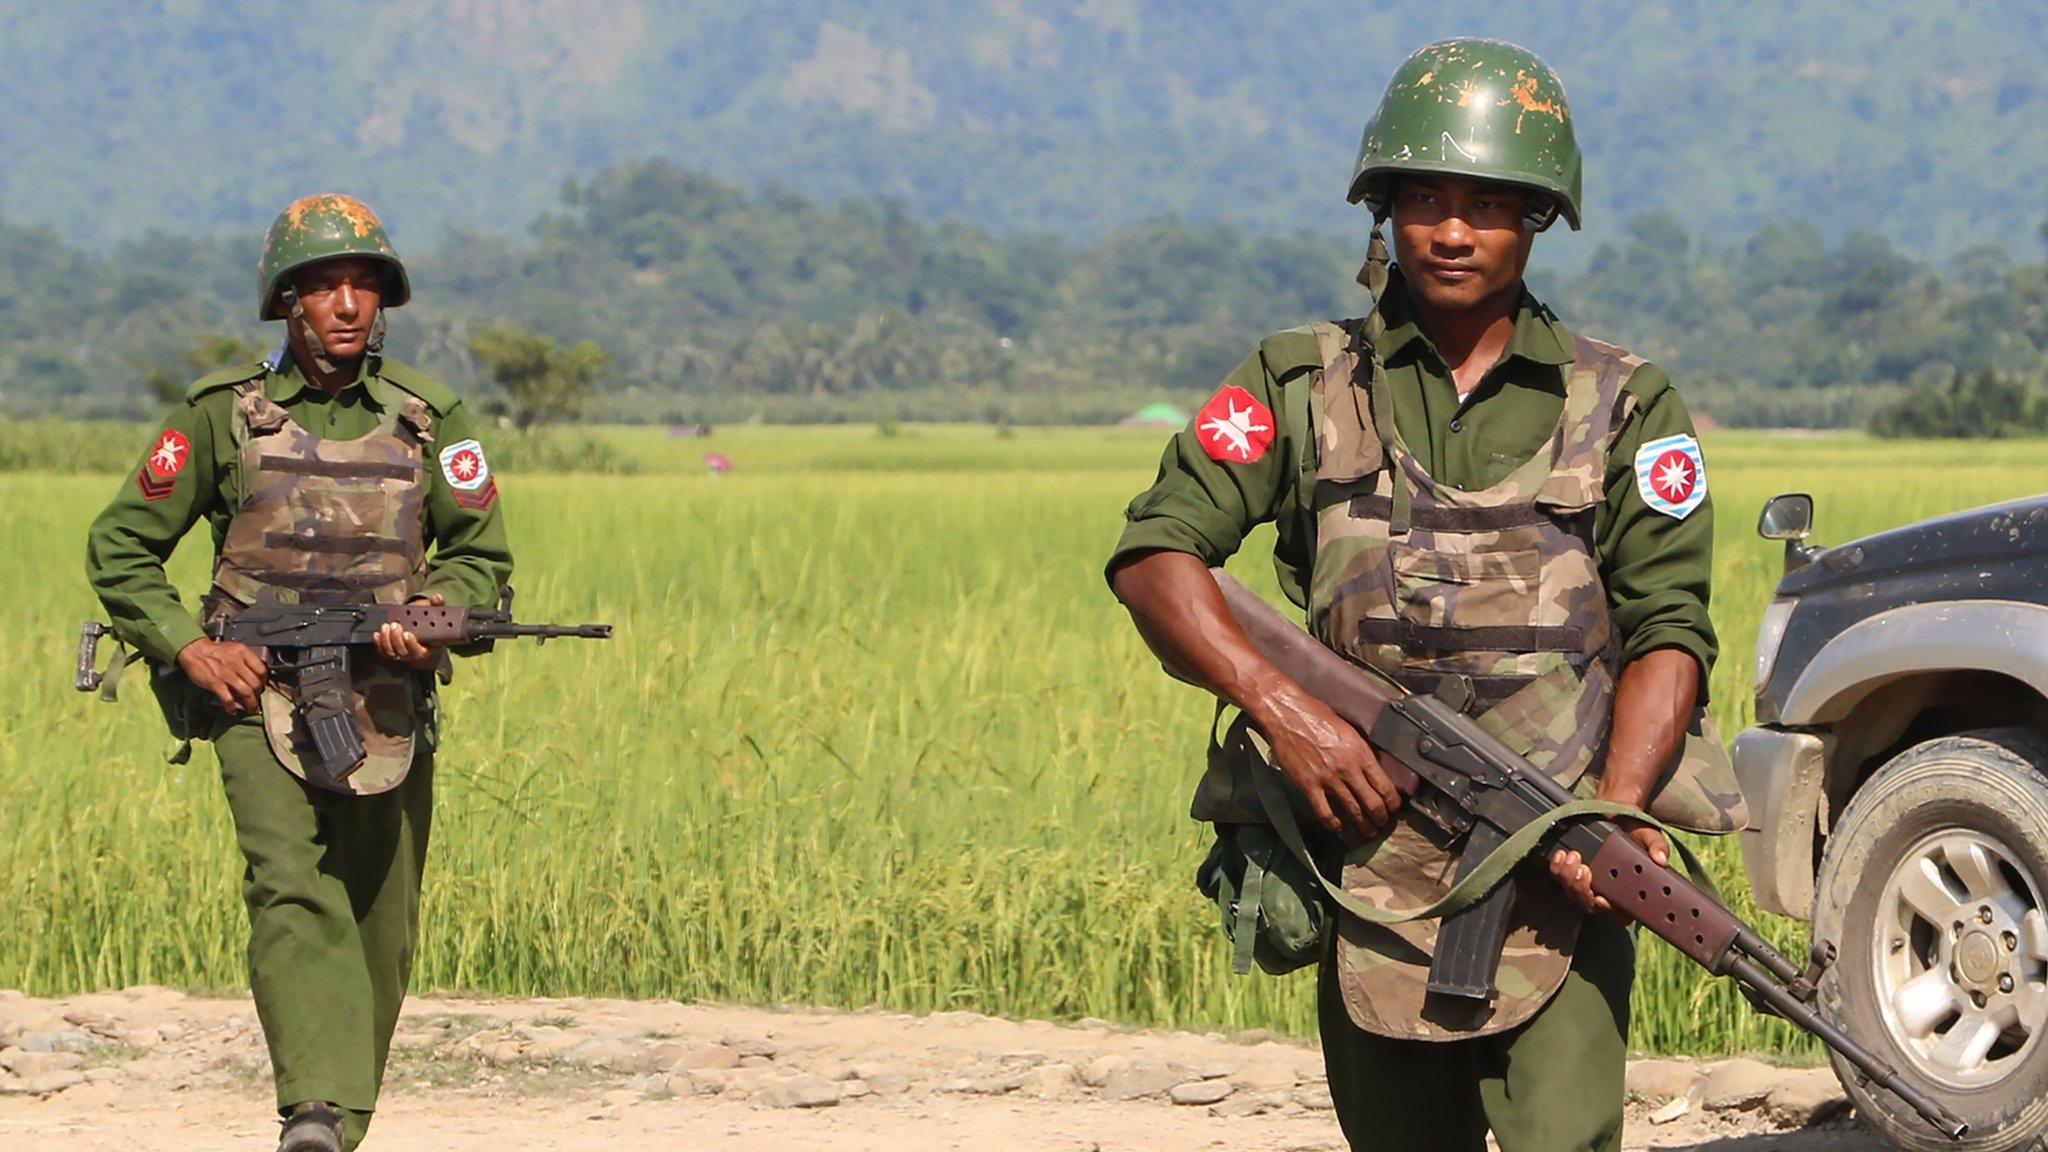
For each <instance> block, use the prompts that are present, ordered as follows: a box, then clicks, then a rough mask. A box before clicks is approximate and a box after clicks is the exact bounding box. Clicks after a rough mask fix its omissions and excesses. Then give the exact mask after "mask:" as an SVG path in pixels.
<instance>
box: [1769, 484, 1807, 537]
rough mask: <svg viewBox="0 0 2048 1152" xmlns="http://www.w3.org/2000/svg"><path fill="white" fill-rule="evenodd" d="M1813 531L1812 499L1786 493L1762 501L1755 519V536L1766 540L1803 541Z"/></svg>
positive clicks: (1799, 494) (1802, 494) (1801, 493)
mask: <svg viewBox="0 0 2048 1152" xmlns="http://www.w3.org/2000/svg"><path fill="white" fill-rule="evenodd" d="M1812 531H1813V497H1811V496H1809V495H1807V494H1806V493H1804V492H1787V493H1785V494H1784V495H1782V496H1773V497H1771V498H1770V499H1769V500H1766V501H1764V511H1763V515H1761V516H1758V517H1757V518H1756V534H1757V535H1759V536H1761V537H1763V538H1764V539H1766V540H1795V541H1796V540H1804V539H1806V536H1807V533H1809V532H1812Z"/></svg>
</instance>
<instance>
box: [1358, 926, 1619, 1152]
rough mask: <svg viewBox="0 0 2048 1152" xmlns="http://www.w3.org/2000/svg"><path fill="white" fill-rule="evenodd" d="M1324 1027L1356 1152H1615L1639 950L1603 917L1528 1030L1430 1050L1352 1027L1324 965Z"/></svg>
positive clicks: (1428, 1045) (1589, 929) (1585, 931)
mask: <svg viewBox="0 0 2048 1152" xmlns="http://www.w3.org/2000/svg"><path fill="white" fill-rule="evenodd" d="M1321 968H1322V971H1321V973H1320V976H1319V979H1320V980H1321V988H1320V990H1319V993H1318V997H1317V1017H1318V1022H1319V1025H1320V1031H1321V1033H1322V1039H1323V1061H1324V1064H1325V1066H1326V1067H1327V1069H1328V1072H1329V1077H1330V1098H1331V1100H1332V1101H1333V1102H1334V1103H1335V1105H1336V1109H1337V1121H1338V1123H1339V1124H1341V1125H1342V1126H1343V1129H1344V1138H1345V1139H1346V1140H1347V1141H1348V1142H1349V1143H1350V1145H1351V1147H1352V1149H1353V1150H1354V1152H1382V1150H1385V1152H1397V1150H1398V1152H1483V1150H1484V1149H1485V1148H1486V1134H1487V1132H1488V1131H1489V1130H1490V1131H1491V1132H1492V1133H1493V1136H1494V1139H1495V1140H1497V1141H1498V1142H1499V1144H1500V1149H1501V1152H1618V1150H1619V1149H1620V1148H1621V1123H1622V1098H1623V1094H1624V1088H1623V1078H1624V1075H1625V1073H1626V1071H1627V1057H1628V996H1629V988H1630V986H1631V985H1632V984H1633V983H1634V982H1635V941H1634V939H1633V938H1632V937H1631V936H1630V934H1629V931H1628V929H1626V928H1623V927H1621V926H1619V925H1617V924H1615V923H1614V922H1613V921H1611V920H1608V919H1606V918H1605V917H1597V916H1596V917H1589V918H1588V919H1587V920H1586V923H1585V925H1584V927H1582V928H1581V929H1580V930H1579V942H1578V947H1577V949H1576V950H1575V951H1574V952H1573V957H1572V968H1571V972H1570V974H1569V975H1567V976H1566V977H1565V982H1564V986H1563V987H1561V988H1560V989H1558V992H1557V995H1556V996H1555V997H1553V998H1552V999H1551V1001H1550V1003H1548V1004H1546V1005H1544V1006H1543V1008H1542V1009H1541V1010H1540V1011H1538V1012H1537V1013H1536V1015H1535V1016H1534V1017H1532V1018H1531V1019H1530V1020H1529V1021H1528V1022H1527V1023H1525V1024H1522V1025H1520V1026H1519V1027H1516V1028H1512V1029H1509V1030H1508V1031H1506V1032H1502V1033H1498V1034H1496V1035H1493V1036H1483V1037H1477V1038H1474V1039H1471V1040H1451V1041H1443V1042H1432V1041H1422V1040H1396V1039H1390V1038H1388V1037H1385V1036H1378V1035H1374V1034H1373V1033H1370V1032H1367V1031H1365V1030H1364V1029H1361V1028H1359V1027H1358V1026H1357V1025H1355V1024H1353V1023H1352V1022H1351V1017H1350V1016H1349V1015H1348V1014H1347V1013H1346V1012H1345V1010H1344V1001H1343V998H1342V997H1341V996H1340V995H1339V993H1338V991H1337V977H1336V970H1337V966H1336V965H1335V964H1334V963H1331V962H1329V959H1328V958H1327V957H1326V958H1325V960H1324V963H1323V964H1322V966H1321Z"/></svg>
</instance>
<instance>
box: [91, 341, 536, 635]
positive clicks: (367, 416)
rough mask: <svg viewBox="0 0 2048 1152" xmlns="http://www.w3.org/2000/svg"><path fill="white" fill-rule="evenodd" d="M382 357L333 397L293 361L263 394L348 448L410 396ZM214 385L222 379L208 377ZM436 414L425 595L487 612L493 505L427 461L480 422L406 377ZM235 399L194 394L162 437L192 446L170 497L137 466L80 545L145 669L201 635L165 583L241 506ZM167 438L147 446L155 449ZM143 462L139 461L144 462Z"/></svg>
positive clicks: (494, 567)
mask: <svg viewBox="0 0 2048 1152" xmlns="http://www.w3.org/2000/svg"><path fill="white" fill-rule="evenodd" d="M382 366H383V364H382V361H381V359H380V358H378V357H370V356H366V357H364V358H363V369H362V372H361V374H360V375H358V377H357V378H356V379H355V380H354V381H353V382H352V383H350V384H348V385H347V386H345V387H343V388H342V389H341V390H340V391H338V392H334V393H328V392H326V391H324V390H322V389H320V388H317V387H314V386H313V385H312V384H310V383H308V382H307V381H306V379H305V378H304V377H303V376H301V375H300V374H299V371H298V368H297V365H296V364H294V363H292V362H291V361H290V360H289V358H287V362H286V364H285V367H284V369H283V370H282V371H279V372H273V373H271V374H270V375H268V376H267V377H266V378H265V379H264V381H263V394H264V395H265V396H268V397H269V398H270V399H272V400H274V401H276V402H277V403H278V404H279V405H281V406H282V407H283V408H284V410H285V411H286V412H287V413H289V414H290V415H291V418H292V419H293V420H294V421H297V422H298V424H299V425H300V426H302V427H304V428H305V429H306V430H307V431H309V432H311V433H313V434H314V435H316V436H319V437H321V438H323V439H328V440H353V439H356V438H358V437H361V436H366V435H368V434H369V433H370V432H372V431H374V430H375V429H376V427H377V425H378V423H379V422H380V421H381V420H382V419H383V418H384V415H385V414H386V413H387V412H389V411H391V410H393V409H394V408H395V407H396V406H398V405H402V404H403V403H404V402H405V397H406V396H407V395H410V394H412V393H411V392H409V391H407V390H406V389H403V388H401V387H400V386H399V385H398V384H396V383H394V382H393V381H392V380H390V379H388V378H387V377H386V376H384V375H380V374H379V373H380V370H381V368H382ZM209 379H210V380H217V379H219V378H218V377H213V378H209ZM406 379H407V382H408V384H410V385H412V386H413V388H416V389H417V390H418V391H420V392H424V393H427V394H426V395H422V396H420V399H421V400H424V401H426V403H427V406H428V409H429V410H430V411H431V412H432V414H433V433H434V442H433V444H430V445H428V446H427V452H426V483H427V498H426V523H425V525H424V526H423V529H424V532H425V536H426V540H427V541H428V543H429V544H430V545H431V547H432V558H431V559H430V560H429V562H428V566H427V584H426V590H427V591H429V592H438V593H440V594H441V595H442V596H444V597H446V598H447V600H448V603H450V604H462V605H469V606H473V607H487V606H490V605H493V604H496V603H497V599H498V586H499V585H500V584H503V583H504V582H505V581H506V580H507V579H508V578H509V577H510V576H511V574H512V551H511V548H510V546H509V545H508V544H507V542H506V538H505V520H504V517H503V515H502V514H501V513H500V512H499V506H498V502H497V501H495V500H493V501H492V502H491V503H490V506H489V507H487V508H465V507H463V506H461V505H459V504H457V503H456V502H455V495H454V489H453V488H452V487H451V486H450V484H449V483H448V478H447V476H445V475H444V474H443V473H442V470H441V468H440V467H439V465H438V463H437V461H436V460H435V457H434V448H435V447H437V446H445V445H449V444H455V443H459V442H461V441H463V440H471V439H478V437H477V426H476V421H475V420H474V419H472V418H471V416H470V414H469V410H468V409H467V408H465V407H463V404H462V401H461V399H460V398H458V397H457V396H456V395H455V393H454V392H452V391H450V390H449V389H448V388H446V387H444V386H442V385H439V384H436V383H434V382H433V381H430V380H425V379H423V378H421V377H419V376H418V375H417V374H413V373H407V375H406ZM234 406H235V391H234V389H233V388H229V387H219V388H213V389H211V390H206V391H198V390H196V389H195V394H194V395H193V396H191V397H190V398H189V399H187V400H186V401H185V403H184V404H182V405H181V406H180V407H179V408H178V410H177V411H175V412H173V413H171V415H170V418H169V419H167V420H166V421H164V425H163V427H164V428H166V429H175V430H176V431H177V432H179V433H180V434H182V435H183V436H184V437H185V439H186V441H187V442H188V443H189V444H190V445H191V452H190V456H189V457H188V458H187V460H186V461H185V465H184V467H183V468H182V469H181V470H180V471H179V472H178V474H177V475H176V477H175V478H174V479H173V481H172V488H171V491H170V494H169V495H167V496H163V497H161V498H160V499H156V500H151V499H148V494H147V492H146V491H145V486H144V485H143V484H142V483H140V482H139V476H140V474H141V471H142V468H143V464H144V462H138V464H137V467H136V469H135V470H134V471H131V472H130V473H129V475H128V477H127V478H126V479H125V480H123V481H122V484H121V488H120V490H119V491H118V492H116V493H115V495H114V501H113V503H111V504H109V505H107V509H106V511H104V512H102V513H100V515H99V518H98V519H96V520H94V521H93V524H92V530H91V532H90V533H89V535H88V536H87V538H86V560H85V571H86V578H87V579H88V580H89V581H91V583H92V587H93V591H95V592H97V593H98V594H99V598H100V602H101V603H103V604H105V605H106V608H107V611H108V612H109V613H110V614H112V617H113V624H114V629H115V633H116V635H118V636H119V637H120V638H121V639H122V640H123V641H125V642H127V643H128V644H129V645H130V646H132V647H134V648H135V649H137V650H138V651H140V652H141V653H142V654H143V655H144V656H146V657H148V658H149V659H150V660H153V661H156V662H158V663H164V664H168V663H171V662H172V661H173V660H174V659H175V658H176V657H177V654H178V650H179V649H181V648H183V647H184V646H185V645H187V644H190V643H191V642H192V641H194V640H197V639H199V638H200V637H201V636H202V635H203V633H202V632H201V631H200V628H199V622H198V619H197V617H196V616H195V615H194V614H193V612H192V611H191V610H190V609H188V608H187V607H186V606H185V604H184V602H183V601H182V600H181V599H179V597H178V591H177V589H175V588H173V587H172V586H171V582H170V580H169V578H168V577H166V576H165V575H164V561H165V560H167V559H169V558H170V555H171V550H172V549H173V548H175V547H176V546H177V543H178V541H179V540H180V539H181V538H182V537H183V536H184V535H185V533H186V532H188V531H190V530H191V528H192V526H193V525H194V524H197V523H198V522H199V521H200V519H201V518H204V519H205V520H206V521H207V522H208V523H209V524H211V525H212V527H213V547H214V552H215V553H216V554H218V553H219V551H220V546H221V541H222V540H223V539H224V538H225V537H226V535H227V527H228V521H229V520H230V519H231V518H232V517H233V516H234V512H235V509H236V508H237V507H238V506H239V505H240V504H241V497H242V493H241V487H240V476H239V472H240V468H239V454H238V452H237V450H236V448H235V446H234V444H233V442H232V440H231V436H232V430H233V424H234ZM161 436H162V431H159V432H158V434H157V438H152V439H151V441H150V444H151V445H152V446H153V445H155V444H156V443H157V439H158V438H160V437H161ZM145 455H146V454H145Z"/></svg>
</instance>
